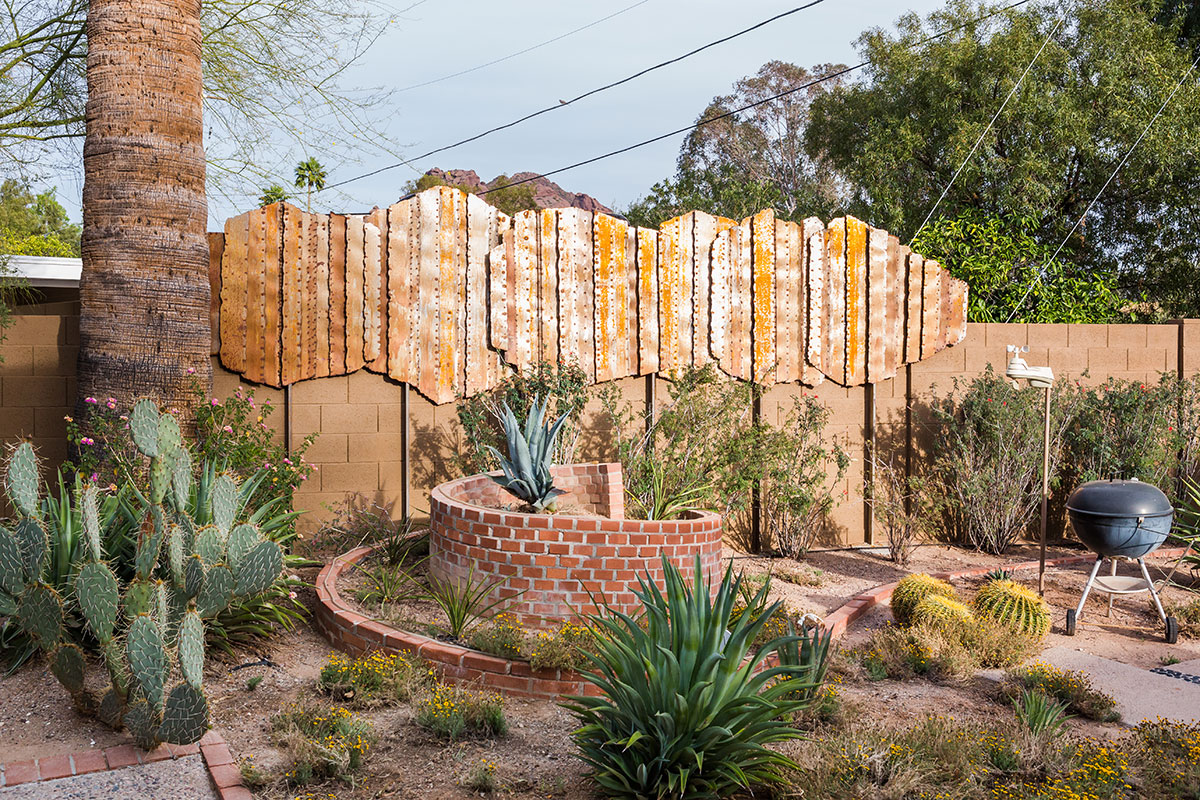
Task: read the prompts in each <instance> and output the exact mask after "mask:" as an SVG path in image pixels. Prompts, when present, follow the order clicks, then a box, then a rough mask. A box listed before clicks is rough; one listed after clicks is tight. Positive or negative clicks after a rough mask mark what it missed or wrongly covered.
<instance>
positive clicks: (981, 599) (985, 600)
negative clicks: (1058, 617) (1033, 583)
mask: <svg viewBox="0 0 1200 800" xmlns="http://www.w3.org/2000/svg"><path fill="white" fill-rule="evenodd" d="M974 606H975V614H976V615H977V616H979V617H982V618H984V619H990V620H994V621H995V622H999V623H1000V624H1001V625H1005V626H1007V627H1009V628H1012V629H1013V630H1015V631H1018V632H1020V633H1024V634H1027V635H1029V636H1032V637H1034V638H1035V639H1041V638H1042V637H1044V636H1045V635H1046V634H1047V633H1049V632H1050V607H1049V606H1047V605H1046V601H1045V600H1043V599H1042V598H1041V597H1039V596H1038V593H1037V592H1035V591H1033V590H1032V589H1029V588H1027V587H1025V586H1022V585H1021V584H1019V583H1017V582H1016V581H1013V580H1009V579H1003V580H997V581H989V582H988V583H985V584H984V585H983V587H982V588H980V590H979V592H978V593H977V594H976V595H975V600H974Z"/></svg>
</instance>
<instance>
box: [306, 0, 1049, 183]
mask: <svg viewBox="0 0 1200 800" xmlns="http://www.w3.org/2000/svg"><path fill="white" fill-rule="evenodd" d="M824 2H825V0H811V2H808V3H806V4H804V5H802V6H797V7H795V8H793V9H791V10H789V11H784V12H782V13H779V14H776V15H775V16H773V17H770V18H768V19H765V20H763V21H762V22H759V23H757V24H755V25H751V26H750V27H749V28H743V29H742V30H740V31H737V32H736V33H731V34H729V35H728V36H725V37H722V38H720V39H716V40H714V41H711V42H709V43H708V44H705V45H701V46H700V47H697V48H695V49H694V50H690V51H688V52H686V53H684V54H683V55H680V56H676V57H675V58H672V59H669V60H667V61H661V62H659V63H658V64H655V65H653V66H651V67H646V68H645V69H643V70H641V71H639V72H635V73H633V74H632V75H629V76H627V77H624V78H621V79H620V80H617V81H613V82H612V83H607V84H605V85H603V86H599V87H597V88H595V89H592V90H590V91H587V92H584V93H583V94H581V95H577V96H575V97H573V98H571V99H570V100H559V101H558V102H557V103H555V104H554V105H551V106H546V107H545V108H542V109H539V110H537V111H534V112H533V113H531V114H526V115H525V116H523V117H520V118H519V119H515V120H513V121H512V122H507V123H505V124H503V125H497V126H496V127H494V128H489V129H488V130H486V131H483V132H482V133H477V134H475V135H474V136H470V137H468V138H466V139H460V140H459V141H457V142H454V143H453V144H448V145H444V146H442V147H437V148H434V149H433V150H430V151H428V152H426V153H422V154H421V155H419V156H413V157H412V158H410V159H407V160H405V161H400V162H398V163H395V164H389V165H388V166H386V167H380V168H379V169H375V170H372V171H370V172H366V173H363V174H362V175H357V176H355V177H353V178H347V179H346V180H344V181H339V182H337V183H334V184H330V185H329V186H328V187H326V188H329V189H335V188H337V187H339V186H345V185H346V184H348V183H353V182H354V181H360V180H362V179H363V178H370V177H372V176H374V175H378V174H379V173H381V172H387V171H388V170H393V169H396V168H397V167H401V166H404V165H405V164H407V163H409V162H411V161H420V160H421V159H423V158H428V157H429V156H432V155H437V154H438V153H444V152H445V151H447V150H451V149H453V148H455V147H461V146H462V145H464V144H469V143H470V142H474V141H478V140H479V139H482V138H483V137H485V136H490V135H491V134H493V133H497V132H499V131H503V130H507V129H509V128H512V127H515V126H517V125H520V124H521V123H522V122H528V121H529V120H531V119H533V118H534V117H540V116H541V115H542V114H548V113H550V112H551V111H557V110H559V109H560V108H564V107H566V106H569V105H571V104H573V103H577V102H579V101H580V100H583V99H584V98H587V97H591V96H592V95H595V94H599V93H600V92H605V91H608V90H609V89H613V88H616V87H617V86H621V85H622V84H626V83H629V82H630V81H632V80H635V79H637V78H640V77H642V76H643V75H646V74H647V73H650V72H654V71H655V70H659V69H662V68H663V67H667V66H670V65H671V64H677V63H679V62H680V61H683V60H684V59H686V58H691V57H692V56H694V55H696V54H697V53H702V52H704V51H705V50H708V49H709V48H711V47H716V46H717V45H719V44H724V43H725V42H728V41H730V40H732V39H736V38H738V37H739V36H744V35H746V34H747V33H750V32H751V31H756V30H758V29H759V28H762V27H764V26H766V25H770V24H771V23H772V22H776V21H778V20H781V19H783V18H784V17H789V16H791V15H792V14H796V13H799V12H801V11H804V10H805V9H808V8H812V7H813V6H816V5H820V4H821V3H824ZM1022 2H1029V0H1022ZM1017 5H1020V3H1018V4H1017Z"/></svg>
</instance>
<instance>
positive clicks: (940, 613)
mask: <svg viewBox="0 0 1200 800" xmlns="http://www.w3.org/2000/svg"><path fill="white" fill-rule="evenodd" d="M972 618H973V617H972V614H971V609H970V608H968V607H967V606H966V604H964V603H960V602H959V601H958V600H955V599H954V598H953V597H946V596H945V595H942V594H931V595H926V597H925V598H924V599H923V600H921V602H919V603H917V607H916V608H914V609H913V612H912V624H913V625H928V626H930V627H936V628H942V627H945V626H946V625H947V624H949V623H957V622H970V621H971V619H972Z"/></svg>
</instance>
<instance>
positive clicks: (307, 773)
mask: <svg viewBox="0 0 1200 800" xmlns="http://www.w3.org/2000/svg"><path fill="white" fill-rule="evenodd" d="M271 734H272V739H273V740H274V741H275V742H276V744H278V745H280V746H281V747H284V748H286V749H287V754H288V760H289V762H290V766H289V768H288V770H287V771H286V772H285V773H284V774H283V779H284V781H285V782H286V783H287V784H288V785H289V786H303V785H305V784H308V783H316V782H320V781H324V780H329V779H336V778H346V777H349V775H350V773H352V772H354V771H355V770H357V769H359V768H360V767H361V766H362V762H363V758H364V757H365V756H366V754H367V751H368V750H370V748H371V745H372V743H373V742H374V734H373V732H372V730H371V724H370V723H369V722H367V721H366V720H364V719H360V718H359V717H356V716H355V715H354V714H353V713H351V712H350V711H349V710H347V709H345V708H342V707H340V706H334V705H330V704H328V703H327V702H323V701H312V700H301V701H299V702H297V703H293V704H292V705H291V706H290V707H288V708H287V709H285V710H284V711H282V712H280V713H279V714H276V715H275V716H273V717H272V718H271Z"/></svg>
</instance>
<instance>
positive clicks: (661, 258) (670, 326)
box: [658, 217, 691, 372]
mask: <svg viewBox="0 0 1200 800" xmlns="http://www.w3.org/2000/svg"><path fill="white" fill-rule="evenodd" d="M682 228H683V220H682V218H679V217H677V218H675V219H672V220H668V221H667V222H664V223H663V224H662V225H661V226H660V227H659V233H658V321H659V340H658V353H659V369H660V370H662V371H664V372H671V371H673V370H677V369H679V368H680V367H682V366H683V358H682V353H681V352H680V347H679V337H680V332H681V330H682V328H683V311H682V306H683V304H684V302H685V297H684V294H683V269H684V264H683V262H682V257H681V254H680V242H679V239H680V237H681V235H682ZM686 300H688V301H690V300H691V298H690V297H689V298H686Z"/></svg>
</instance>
